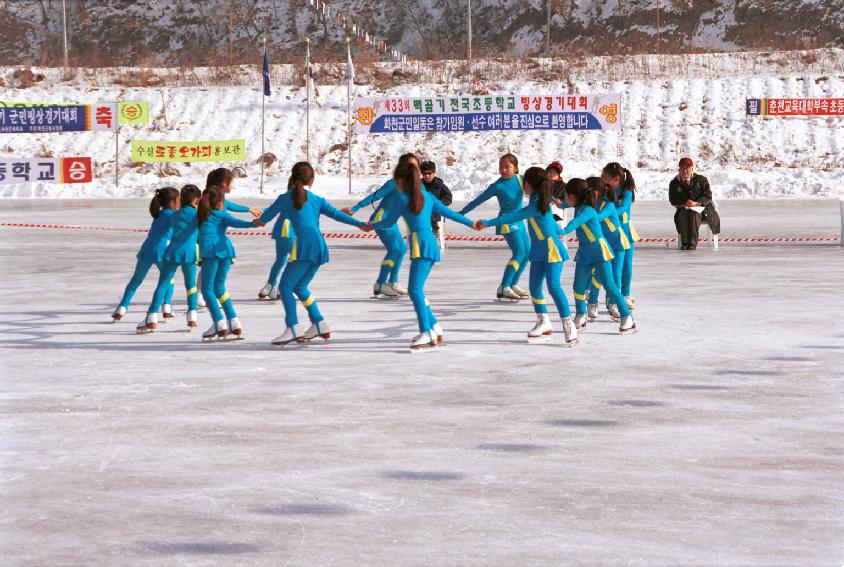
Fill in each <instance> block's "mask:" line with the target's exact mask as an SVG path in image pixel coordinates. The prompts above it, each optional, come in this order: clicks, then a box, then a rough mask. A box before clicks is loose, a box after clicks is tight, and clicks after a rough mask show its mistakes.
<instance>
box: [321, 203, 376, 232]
mask: <svg viewBox="0 0 844 567" xmlns="http://www.w3.org/2000/svg"><path fill="white" fill-rule="evenodd" d="M319 214H321V215H325V216H327V217H329V218H332V219H334V220H336V221H337V222H342V223H343V224H349V225H352V226H356V227H358V228H361V227H362V226H365V225H366V224H367V223H365V222H362V221H359V220H358V219H356V218H355V217H353V216H351V215H347V214H346V213H344V212H342V211H338V210H337V209H335V208H334V207H332V206H331V203H329V202H328V201H326V200H325V199H323V200H322V202H321V203H320V205H319Z"/></svg>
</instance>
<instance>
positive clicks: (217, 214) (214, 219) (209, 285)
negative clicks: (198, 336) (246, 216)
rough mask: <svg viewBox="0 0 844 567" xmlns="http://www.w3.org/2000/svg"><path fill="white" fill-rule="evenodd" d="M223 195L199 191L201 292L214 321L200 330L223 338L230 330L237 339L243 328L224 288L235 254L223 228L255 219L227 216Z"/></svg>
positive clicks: (215, 190)
mask: <svg viewBox="0 0 844 567" xmlns="http://www.w3.org/2000/svg"><path fill="white" fill-rule="evenodd" d="M223 195H224V193H223V191H222V189H221V188H219V187H209V188H208V189H206V190H205V192H204V193H203V194H202V200H201V201H200V202H199V209H198V210H197V213H196V217H197V221H198V223H199V236H198V242H199V253H200V255H201V256H202V275H201V279H202V285H201V288H202V295H203V296H204V297H205V303H206V304H207V305H208V311H209V312H210V313H211V319H212V321H213V322H212V323H211V327H210V328H208V330H206V331H205V332H204V333H202V338H203V339H210V338H213V337H219V338H225V337H226V336H228V335H229V333H231V334H233V335H234V336H235V337H237V338H242V335H243V327H242V326H241V324H240V320H239V319H238V318H237V312H236V311H235V310H234V304H233V303H232V299H231V296H230V295H229V292H228V291H226V278H227V277H228V275H229V269H230V268H231V265H232V264H233V263H234V259H235V258H236V257H237V254H236V253H235V251H234V246H233V245H232V243H231V240H229V237H228V236H226V230H227V229H228V228H229V227H234V228H254V227H255V226H256V222H255V221H247V220H242V219H238V218H235V217H233V216H232V215H230V214H229V213H228V212H227V211H226V209H225V197H224V196H223ZM218 302H219V303H218ZM220 307H222V311H221V310H220ZM223 312H225V317H224V316H223ZM226 319H228V324H226Z"/></svg>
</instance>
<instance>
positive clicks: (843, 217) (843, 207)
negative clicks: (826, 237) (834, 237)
mask: <svg viewBox="0 0 844 567" xmlns="http://www.w3.org/2000/svg"><path fill="white" fill-rule="evenodd" d="M838 205H839V206H840V207H841V238H840V239H839V241H838V244H840V245H841V247H842V248H844V199H841V200H840V201H839V202H838Z"/></svg>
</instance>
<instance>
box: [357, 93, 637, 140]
mask: <svg viewBox="0 0 844 567" xmlns="http://www.w3.org/2000/svg"><path fill="white" fill-rule="evenodd" d="M352 116H353V120H354V122H355V132H357V133H359V134H364V133H367V134H381V133H391V132H392V133H399V132H476V131H490V130H505V131H506V130H620V129H621V95H620V94H618V93H610V94H602V95H483V96H449V97H419V98H404V97H389V98H369V97H365V98H358V99H356V100H355V106H354V112H353V115H352Z"/></svg>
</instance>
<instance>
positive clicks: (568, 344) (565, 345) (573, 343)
mask: <svg viewBox="0 0 844 567" xmlns="http://www.w3.org/2000/svg"><path fill="white" fill-rule="evenodd" d="M579 342H580V339H574V340H573V341H568V342H565V343H563V348H574V347H576V346H577V344H578V343H579Z"/></svg>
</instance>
